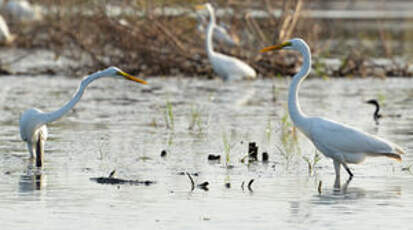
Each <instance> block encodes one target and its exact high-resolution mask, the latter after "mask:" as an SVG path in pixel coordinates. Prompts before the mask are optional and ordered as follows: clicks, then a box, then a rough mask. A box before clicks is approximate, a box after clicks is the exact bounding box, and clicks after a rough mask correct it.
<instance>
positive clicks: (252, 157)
mask: <svg viewBox="0 0 413 230" xmlns="http://www.w3.org/2000/svg"><path fill="white" fill-rule="evenodd" d="M257 160H258V146H257V145H256V144H255V142H250V143H249V144H248V162H254V161H257Z"/></svg>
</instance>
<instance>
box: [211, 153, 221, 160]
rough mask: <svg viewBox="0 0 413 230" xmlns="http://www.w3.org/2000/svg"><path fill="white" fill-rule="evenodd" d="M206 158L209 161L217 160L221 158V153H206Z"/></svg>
mask: <svg viewBox="0 0 413 230" xmlns="http://www.w3.org/2000/svg"><path fill="white" fill-rule="evenodd" d="M208 160H209V161H219V160H221V155H214V154H209V155H208Z"/></svg>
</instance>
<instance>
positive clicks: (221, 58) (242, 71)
mask: <svg viewBox="0 0 413 230" xmlns="http://www.w3.org/2000/svg"><path fill="white" fill-rule="evenodd" d="M197 8H198V10H201V9H204V8H206V9H207V10H208V12H209V24H208V28H207V32H206V39H205V42H206V51H207V53H208V58H209V61H210V62H211V64H212V68H213V69H214V71H215V72H216V73H217V74H218V76H220V77H221V78H222V79H223V80H224V81H226V80H239V79H244V78H255V77H256V76H257V74H256V72H255V70H254V69H253V68H252V67H251V66H249V65H247V64H246V63H244V62H242V61H241V60H239V59H237V58H234V57H230V56H227V55H225V54H221V53H218V52H215V51H214V48H213V44H212V34H213V30H214V27H215V26H216V24H215V13H214V8H212V6H211V4H209V3H206V4H205V5H199V6H197Z"/></svg>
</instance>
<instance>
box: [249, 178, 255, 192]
mask: <svg viewBox="0 0 413 230" xmlns="http://www.w3.org/2000/svg"><path fill="white" fill-rule="evenodd" d="M252 183H254V179H251V180H250V182H248V190H250V192H253V190H252V188H251V185H252Z"/></svg>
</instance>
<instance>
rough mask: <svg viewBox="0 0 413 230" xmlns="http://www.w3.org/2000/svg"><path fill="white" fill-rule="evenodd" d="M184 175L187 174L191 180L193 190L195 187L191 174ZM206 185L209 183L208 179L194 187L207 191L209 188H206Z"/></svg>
mask: <svg viewBox="0 0 413 230" xmlns="http://www.w3.org/2000/svg"><path fill="white" fill-rule="evenodd" d="M186 175H187V176H188V178H189V180H190V181H191V191H194V189H195V181H194V179H193V178H192V176H191V174H189V173H186ZM208 185H209V182H208V181H205V182H203V183H201V184H198V185H197V186H196V187H197V188H200V189H202V190H205V191H208V190H209V189H208Z"/></svg>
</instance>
